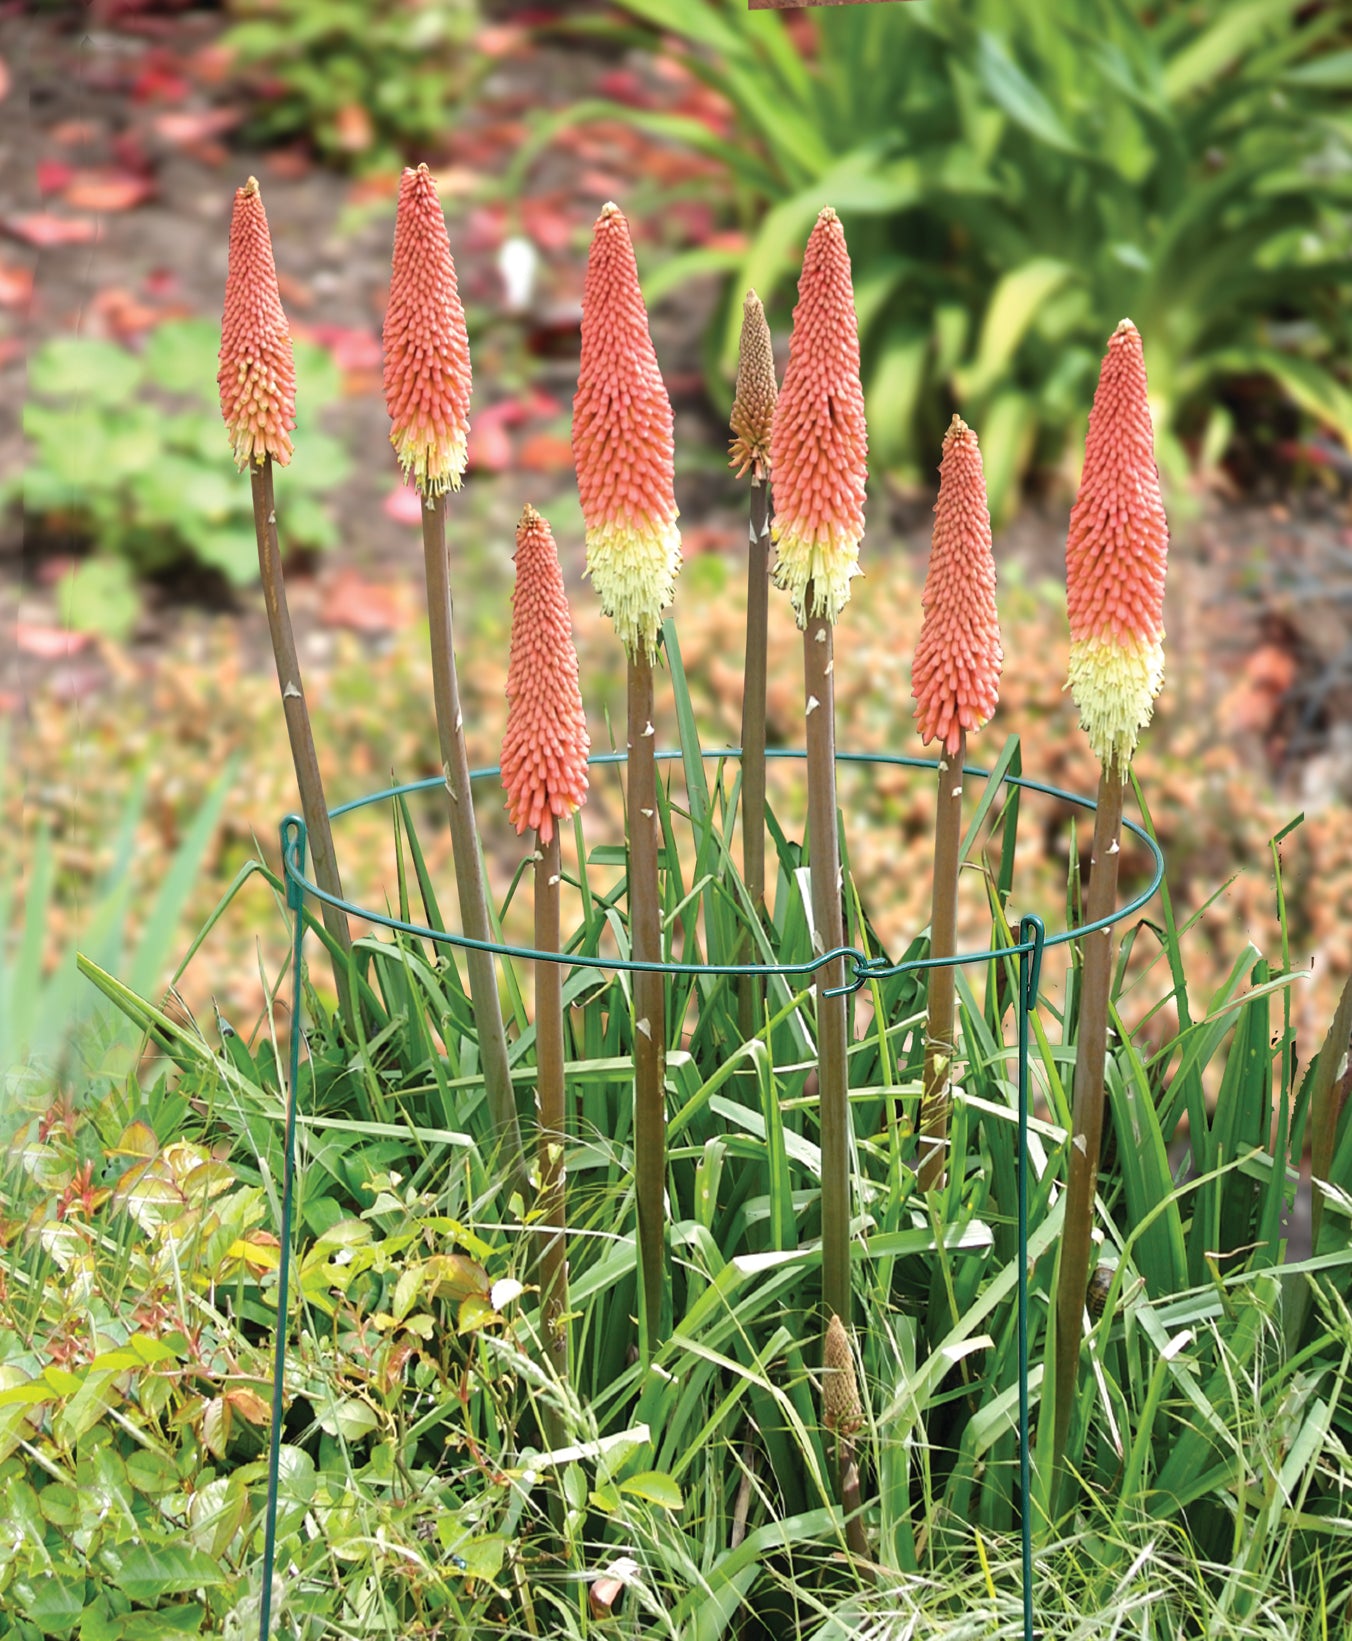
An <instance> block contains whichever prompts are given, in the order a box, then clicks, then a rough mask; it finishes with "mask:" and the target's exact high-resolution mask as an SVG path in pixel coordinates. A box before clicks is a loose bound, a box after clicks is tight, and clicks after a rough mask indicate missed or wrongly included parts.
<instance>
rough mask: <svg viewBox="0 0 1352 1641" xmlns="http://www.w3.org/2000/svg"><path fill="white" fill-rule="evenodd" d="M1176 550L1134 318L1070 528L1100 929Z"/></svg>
mask: <svg viewBox="0 0 1352 1641" xmlns="http://www.w3.org/2000/svg"><path fill="white" fill-rule="evenodd" d="M1168 551H1169V526H1168V521H1167V519H1166V518H1165V516H1164V503H1163V501H1162V499H1161V497H1160V488H1159V474H1158V472H1157V471H1156V468H1155V451H1154V434H1153V430H1152V427H1151V421H1150V405H1149V396H1148V392H1147V387H1146V374H1145V359H1144V356H1143V353H1142V349H1141V338H1140V336H1139V335H1138V334H1137V331H1136V327H1135V326H1134V325H1133V324H1132V323H1131V321H1130V320H1129V319H1124V320H1123V321H1122V323H1121V324H1120V325H1119V326H1118V327H1117V329H1116V330H1115V331H1114V332H1113V335H1112V338H1111V340H1110V341H1109V343H1108V352H1107V354H1106V356H1105V357H1104V360H1103V366H1102V369H1101V370H1100V373H1099V383H1098V388H1097V390H1096V391H1095V394H1094V404H1093V408H1092V409H1091V411H1090V412H1089V433H1088V437H1087V439H1086V441H1085V455H1084V473H1083V476H1082V478H1081V480H1080V491H1079V495H1078V496H1077V497H1076V499H1075V505H1074V507H1073V508H1072V509H1071V514H1070V529H1069V531H1068V533H1067V536H1066V612H1067V615H1068V617H1069V621H1070V688H1071V691H1072V693H1073V694H1074V697H1075V704H1076V706H1077V707H1078V708H1079V711H1080V722H1081V724H1082V726H1083V727H1084V730H1085V732H1086V734H1087V735H1088V737H1089V744H1090V746H1092V747H1093V749H1094V751H1095V753H1096V754H1097V756H1098V759H1099V764H1100V766H1101V768H1102V770H1103V777H1102V780H1101V781H1100V783H1099V797H1098V813H1097V815H1096V817H1095V821H1094V864H1093V869H1092V873H1091V876H1090V881H1089V891H1088V895H1087V900H1086V907H1085V910H1086V916H1087V921H1088V922H1090V923H1093V922H1096V921H1098V920H1099V919H1101V918H1104V917H1107V916H1109V915H1110V914H1111V913H1112V911H1113V909H1114V906H1115V904H1116V898H1117V864H1118V856H1119V851H1120V848H1121V832H1122V788H1123V784H1124V783H1125V781H1126V779H1127V775H1128V772H1129V770H1130V767H1131V759H1132V755H1133V753H1134V752H1135V750H1136V743H1137V740H1138V739H1139V737H1140V733H1141V730H1142V729H1143V728H1144V727H1145V725H1146V724H1147V723H1148V722H1149V721H1150V714H1151V711H1152V710H1153V706H1154V701H1155V697H1156V695H1158V694H1159V690H1160V685H1161V683H1162V682H1163V678H1164V573H1165V566H1166V562H1167V559H1168ZM1114 946H1115V941H1114V938H1113V935H1112V932H1111V930H1102V931H1100V932H1098V933H1096V934H1089V935H1086V936H1085V952H1084V961H1083V966H1082V971H1081V988H1082V989H1081V996H1080V1012H1079V1034H1078V1039H1077V1043H1076V1056H1075V1093H1074V1099H1073V1102H1072V1116H1071V1139H1070V1147H1069V1150H1068V1152H1067V1157H1068V1162H1067V1189H1066V1217H1065V1228H1064V1230H1063V1232H1062V1238H1061V1257H1060V1262H1059V1268H1058V1274H1057V1289H1056V1329H1055V1332H1056V1349H1055V1362H1056V1372H1055V1379H1054V1385H1053V1406H1054V1409H1055V1413H1054V1417H1053V1422H1052V1434H1053V1444H1052V1445H1053V1458H1054V1464H1055V1467H1056V1470H1057V1471H1058V1473H1060V1472H1062V1471H1063V1468H1064V1464H1065V1457H1066V1442H1067V1438H1068V1436H1069V1433H1070V1417H1071V1411H1072V1409H1073V1406H1074V1401H1075V1381H1076V1375H1077V1370H1078V1366H1079V1356H1080V1334H1081V1317H1082V1315H1083V1310H1084V1300H1085V1285H1086V1282H1087V1280H1088V1274H1089V1250H1090V1245H1091V1240H1092V1235H1093V1223H1094V1184H1095V1181H1096V1178H1097V1174H1098V1158H1099V1147H1100V1145H1101V1144H1102V1136H1103V1072H1104V1064H1105V1057H1106V1053H1107V1035H1108V1002H1109V998H1108V989H1109V985H1110V983H1111V976H1112V962H1113V951H1114Z"/></svg>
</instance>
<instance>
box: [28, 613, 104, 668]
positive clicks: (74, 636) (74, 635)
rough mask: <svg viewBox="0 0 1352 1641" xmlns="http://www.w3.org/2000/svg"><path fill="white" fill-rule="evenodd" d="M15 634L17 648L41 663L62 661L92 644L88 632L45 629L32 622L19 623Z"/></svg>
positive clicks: (65, 628) (67, 628)
mask: <svg viewBox="0 0 1352 1641" xmlns="http://www.w3.org/2000/svg"><path fill="white" fill-rule="evenodd" d="M13 632H14V642H15V644H16V645H17V647H18V648H19V649H21V650H22V651H23V653H24V654H25V655H32V656H36V657H37V659H38V660H39V661H60V660H62V659H63V658H64V657H65V656H67V655H74V654H76V652H77V651H79V650H82V649H84V647H85V646H86V645H87V644H88V643H89V642H90V634H89V633H87V632H72V631H71V630H70V628H69V627H43V626H39V625H38V624H37V623H35V622H32V621H20V622H18V623H17V624H16V625H15V627H14V628H13Z"/></svg>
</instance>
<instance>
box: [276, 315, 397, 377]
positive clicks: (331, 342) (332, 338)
mask: <svg viewBox="0 0 1352 1641" xmlns="http://www.w3.org/2000/svg"><path fill="white" fill-rule="evenodd" d="M297 334H299V327H297ZM305 334H306V335H307V336H308V337H309V338H310V340H311V341H312V342H317V343H318V344H319V346H320V347H321V348H327V349H328V351H329V352H330V353H331V354H332V355H333V362H334V364H335V365H337V366H338V368H339V370H370V369H371V368H372V367H373V366H375V365H379V364H380V363H381V362H382V361H383V358H384V354H383V353H382V351H381V346H380V338H379V337H378V336H377V335H376V334H375V333H374V332H373V331H369V330H353V329H351V328H350V327H348V326H346V325H307V326H306V327H305Z"/></svg>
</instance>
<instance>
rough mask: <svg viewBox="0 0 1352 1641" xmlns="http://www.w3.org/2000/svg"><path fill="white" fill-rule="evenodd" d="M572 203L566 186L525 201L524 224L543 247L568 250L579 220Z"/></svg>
mask: <svg viewBox="0 0 1352 1641" xmlns="http://www.w3.org/2000/svg"><path fill="white" fill-rule="evenodd" d="M570 203H571V199H570V196H569V195H568V194H567V193H566V192H565V191H564V190H563V189H557V190H555V192H554V193H552V194H537V195H535V196H534V197H533V198H527V199H523V200H522V201H521V205H520V210H521V225H522V227H523V228H524V229H525V230H526V232H527V234H529V235H530V237H531V238H532V239H533V240H534V241H535V243H536V244H537V245H538V246H539V247H540V249H541V250H542V251H562V250H566V249H567V247H568V245H569V244H570V243H571V242H572V238H573V228H574V226H575V223H574V220H573V217H572V216H571V215H570V213H569V211H568V206H569V204H570Z"/></svg>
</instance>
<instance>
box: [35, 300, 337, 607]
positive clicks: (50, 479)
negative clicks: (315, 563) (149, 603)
mask: <svg viewBox="0 0 1352 1641" xmlns="http://www.w3.org/2000/svg"><path fill="white" fill-rule="evenodd" d="M219 347H220V330H219V327H217V326H215V325H213V324H211V323H210V322H208V321H206V320H198V319H186V320H174V321H171V322H169V323H167V324H164V325H161V326H160V327H159V328H158V329H157V330H156V331H154V332H153V333H152V335H151V337H150V340H149V342H148V344H147V346H146V349H145V352H144V353H143V354H140V355H137V354H134V353H131V352H129V351H128V350H127V349H125V348H121V347H118V346H117V345H116V344H115V343H113V342H104V341H87V340H84V339H82V338H77V337H57V338H55V339H53V340H52V341H49V342H46V343H44V345H43V346H42V347H41V348H39V349H38V351H37V352H36V354H35V355H34V356H33V361H32V364H31V366H30V368H29V391H30V394H31V398H30V400H29V402H28V403H27V404H25V406H24V433H25V435H26V436H27V438H28V440H29V441H30V444H31V446H32V452H33V454H32V459H31V460H30V462H29V464H28V467H27V469H26V471H25V472H24V473H23V475H22V477H19V478H16V479H15V480H13V481H12V483H11V484H10V486H9V489H8V492H7V496H8V499H17V500H20V501H21V503H22V505H23V510H24V513H25V515H26V516H27V517H28V518H29V519H31V520H32V521H33V523H34V525H35V526H38V527H46V528H50V529H58V528H59V529H61V530H63V531H67V532H70V533H73V534H75V535H77V536H79V537H82V538H84V539H86V540H88V541H89V542H91V543H92V544H93V545H94V546H95V547H96V548H97V549H98V550H99V552H100V553H102V554H105V555H107V557H108V559H109V560H110V561H112V562H119V561H120V562H121V563H122V564H124V565H125V566H126V567H127V568H128V569H129V570H130V571H132V572H134V573H137V574H141V573H145V572H153V571H157V570H163V569H166V568H168V567H169V566H171V565H175V564H179V563H182V562H184V561H195V562H196V563H198V564H203V565H209V566H211V567H212V568H213V569H216V570H219V571H220V572H221V573H222V574H223V575H224V576H225V577H226V578H227V579H228V580H229V581H231V582H232V583H234V584H236V585H247V584H248V583H249V582H251V581H253V580H255V579H256V578H257V575H258V551H257V547H256V545H255V540H254V530H253V512H252V503H251V499H250V490H249V485H248V482H247V480H246V479H244V478H242V477H240V476H238V475H236V474H235V473H234V472H233V471H232V469H231V466H230V463H229V460H228V440H227V439H226V435H225V433H224V431H223V429H222V427H221V418H220V411H219V409H218V407H217V405H216V402H215V398H214V394H213V391H212V383H213V381H214V380H215V375H216V353H217V350H218V348H219ZM295 352H296V372H297V376H298V377H299V379H300V380H301V381H302V383H303V384H304V391H303V398H304V402H305V405H306V407H307V414H311V415H313V414H314V413H315V411H317V410H320V409H322V408H323V406H324V405H326V404H328V403H330V402H332V400H334V399H335V398H336V397H337V395H338V391H339V378H338V372H337V369H336V367H335V366H334V364H333V362H332V360H331V359H330V358H329V356H328V355H327V354H326V353H324V352H323V350H322V349H320V348H317V347H314V346H312V345H309V344H306V343H303V342H298V343H297V344H296V349H295ZM346 472H347V457H346V455H345V453H344V451H343V449H342V446H341V445H340V444H339V443H338V441H337V440H336V439H333V438H330V437H329V436H328V435H326V434H323V433H319V432H316V431H313V430H307V432H306V436H305V438H304V440H303V441H302V442H301V443H300V444H299V445H298V446H297V449H296V456H295V460H294V461H293V462H292V464H291V465H290V466H289V467H287V468H286V469H284V470H283V472H282V473H281V474H280V476H279V478H278V483H277V489H278V493H279V496H283V497H285V502H286V525H287V546H288V547H309V548H315V549H322V548H325V547H329V546H331V545H332V544H333V542H334V540H335V538H336V526H335V522H334V519H333V516H332V514H331V512H330V511H329V509H328V508H327V506H326V505H325V503H324V497H325V495H326V494H327V492H328V491H329V490H330V489H331V488H332V486H333V485H335V484H337V483H339V482H340V481H341V480H342V479H343V478H344V477H345V475H346ZM90 568H91V569H92V568H93V567H92V566H91V567H90ZM81 574H82V575H84V576H87V575H88V574H89V571H88V570H85V571H82V572H81ZM105 582H107V583H108V585H105ZM115 585H116V577H115V576H114V577H113V578H108V577H105V578H103V579H101V580H99V582H98V589H97V590H98V597H99V598H102V597H104V596H106V594H107V592H108V590H109V586H115ZM64 596H65V601H66V603H67V604H68V605H71V601H80V602H79V603H78V606H72V607H69V608H67V609H66V611H65V613H66V614H67V616H68V617H71V618H72V619H74V618H75V617H77V616H88V617H90V621H89V623H88V624H90V625H95V626H101V627H102V630H108V624H107V620H106V616H107V612H106V611H105V612H103V613H104V616H105V619H104V621H103V622H100V621H99V615H100V612H99V610H98V608H97V606H96V603H95V599H94V594H93V592H92V591H91V590H86V589H82V588H81V585H80V577H75V578H71V580H70V581H68V583H67V587H66V589H65V592H64ZM76 624H79V625H84V624H86V623H85V622H84V621H77V623H76Z"/></svg>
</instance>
